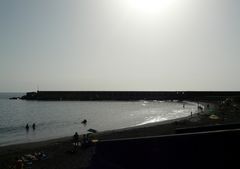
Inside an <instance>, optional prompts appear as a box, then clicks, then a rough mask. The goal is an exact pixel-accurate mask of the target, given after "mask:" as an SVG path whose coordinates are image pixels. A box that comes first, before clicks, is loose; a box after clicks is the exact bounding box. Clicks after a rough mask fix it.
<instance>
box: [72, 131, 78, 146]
mask: <svg viewBox="0 0 240 169" xmlns="http://www.w3.org/2000/svg"><path fill="white" fill-rule="evenodd" d="M78 143H79V135H78V133H77V132H75V134H74V136H73V144H74V146H78Z"/></svg>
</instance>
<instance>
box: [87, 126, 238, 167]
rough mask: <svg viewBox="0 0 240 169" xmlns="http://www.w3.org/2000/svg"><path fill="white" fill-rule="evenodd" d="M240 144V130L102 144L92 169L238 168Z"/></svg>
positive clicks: (104, 142)
mask: <svg viewBox="0 0 240 169" xmlns="http://www.w3.org/2000/svg"><path fill="white" fill-rule="evenodd" d="M239 143H240V130H239V129H235V130H225V131H223V130H221V131H211V132H202V133H195V134H181V135H172V136H162V137H151V138H150V137H149V138H139V139H128V140H112V141H111V140H110V141H102V142H100V143H98V144H97V148H96V154H95V156H94V158H93V161H92V166H91V169H102V168H104V169H133V168H137V169H155V168H156V169H157V168H161V169H207V168H209V169H220V168H221V169H230V168H239V167H240V163H239V154H240V145H239Z"/></svg>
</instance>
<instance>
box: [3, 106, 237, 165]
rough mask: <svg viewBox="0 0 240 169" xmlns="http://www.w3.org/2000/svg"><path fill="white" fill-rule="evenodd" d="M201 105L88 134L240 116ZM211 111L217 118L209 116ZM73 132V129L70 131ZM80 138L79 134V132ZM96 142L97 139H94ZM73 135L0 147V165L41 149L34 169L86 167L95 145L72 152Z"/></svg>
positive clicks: (149, 130) (168, 129)
mask: <svg viewBox="0 0 240 169" xmlns="http://www.w3.org/2000/svg"><path fill="white" fill-rule="evenodd" d="M201 104H203V105H204V107H205V108H204V111H199V113H197V114H195V115H193V116H192V117H191V116H189V117H185V118H181V119H176V120H171V121H168V122H159V123H153V124H147V125H143V126H138V127H132V128H128V129H120V130H112V131H105V132H101V133H96V134H91V135H90V139H93V140H108V139H119V138H134V137H145V136H159V135H169V134H174V133H175V130H176V129H178V128H184V127H193V126H203V125H210V124H211V125H213V124H224V123H236V122H239V120H240V115H239V113H238V111H236V110H235V111H230V110H229V113H226V114H224V118H223V113H222V111H220V110H219V109H218V105H217V104H210V108H209V109H207V108H206V105H207V104H209V103H201ZM211 115H214V117H215V116H216V117H218V118H210V117H211ZM73 134H74V133H73ZM80 139H81V136H80ZM96 144H97V143H96ZM72 150H73V144H72V137H63V138H59V139H53V140H48V141H42V142H35V143H26V144H18V145H11V146H5V147H0V164H1V165H0V168H11V167H12V166H14V164H15V158H16V157H18V158H19V157H22V156H24V155H29V154H34V153H38V152H43V153H44V154H45V155H46V158H45V159H42V160H38V159H36V160H32V161H31V162H32V164H30V166H31V168H33V169H43V168H44V169H50V168H51V169H52V168H58V169H61V168H76V169H77V168H78V169H79V168H82V169H83V168H87V167H88V166H89V165H90V164H91V159H92V157H93V155H94V150H95V145H94V144H93V145H91V146H89V147H86V148H81V147H78V150H77V151H76V152H73V151H72Z"/></svg>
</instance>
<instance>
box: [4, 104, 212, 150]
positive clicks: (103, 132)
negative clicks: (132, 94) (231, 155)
mask: <svg viewBox="0 0 240 169" xmlns="http://www.w3.org/2000/svg"><path fill="white" fill-rule="evenodd" d="M142 101H143V100H142ZM145 101H146V100H145ZM152 101H154V100H152ZM167 101H170V100H167ZM147 102H151V101H148V100H147ZM173 102H179V101H173ZM180 103H183V104H185V105H187V104H193V105H196V106H197V103H196V102H194V101H188V100H184V101H181V102H180ZM207 104H209V103H204V102H201V103H199V105H200V106H201V107H203V109H205V108H204V107H206V105H207ZM198 113H199V112H198V108H197V109H196V112H193V116H192V117H194V116H196V114H198ZM189 118H191V115H189V116H184V117H179V118H176V119H169V120H163V121H158V122H152V123H151V122H150V123H146V124H139V125H136V126H130V127H124V128H119V129H109V130H104V131H99V132H98V133H96V134H93V133H91V134H93V135H99V134H100V135H102V134H105V133H109V134H110V133H117V132H127V131H129V130H138V129H143V128H148V127H155V126H159V125H166V124H170V123H173V122H176V121H181V120H187V119H189ZM73 134H74V133H73ZM81 135H82V134H81ZM71 137H72V136H69V135H68V136H62V137H56V138H46V139H40V140H36V141H30V142H20V143H11V144H2V145H0V150H1V148H3V147H9V146H24V145H27V144H39V143H44V142H46V143H48V142H52V141H58V140H59V141H61V140H65V139H67V138H68V139H70V138H71Z"/></svg>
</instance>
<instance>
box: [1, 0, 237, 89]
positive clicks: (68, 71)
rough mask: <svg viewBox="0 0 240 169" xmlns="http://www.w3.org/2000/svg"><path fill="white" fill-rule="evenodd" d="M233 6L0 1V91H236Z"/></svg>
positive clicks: (222, 0)
mask: <svg viewBox="0 0 240 169" xmlns="http://www.w3.org/2000/svg"><path fill="white" fill-rule="evenodd" d="M239 73H240V1H239V0H0V91H1V92H4V91H8V92H9V91H10V92H14V91H21V92H22V91H24V92H25V91H34V90H37V85H39V89H40V90H240V75H239Z"/></svg>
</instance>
